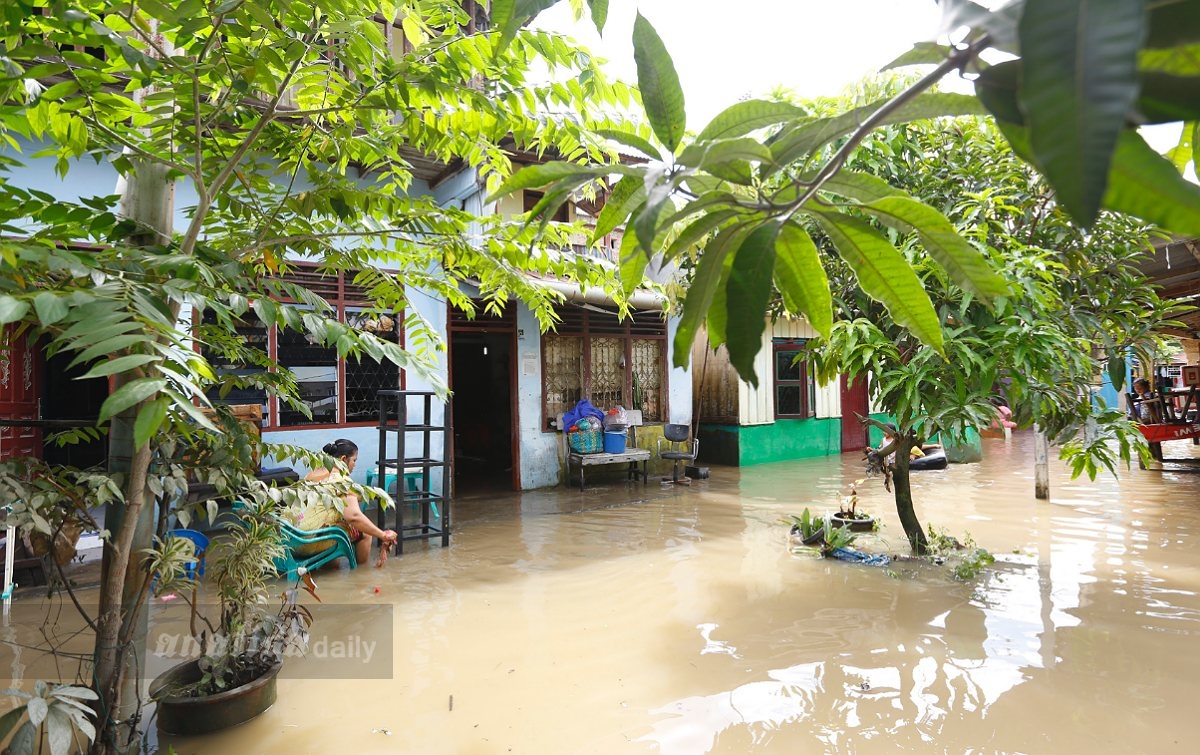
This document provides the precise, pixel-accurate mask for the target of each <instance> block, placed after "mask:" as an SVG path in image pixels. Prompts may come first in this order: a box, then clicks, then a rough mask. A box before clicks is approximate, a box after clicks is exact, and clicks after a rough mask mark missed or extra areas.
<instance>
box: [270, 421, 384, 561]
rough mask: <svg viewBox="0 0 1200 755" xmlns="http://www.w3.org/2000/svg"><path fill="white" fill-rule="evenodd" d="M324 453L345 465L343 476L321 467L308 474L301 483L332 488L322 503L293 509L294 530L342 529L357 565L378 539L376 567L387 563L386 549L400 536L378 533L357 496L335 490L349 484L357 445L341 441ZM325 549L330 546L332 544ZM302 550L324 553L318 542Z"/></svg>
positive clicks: (333, 444) (382, 531) (336, 470)
mask: <svg viewBox="0 0 1200 755" xmlns="http://www.w3.org/2000/svg"><path fill="white" fill-rule="evenodd" d="M323 450H324V451H325V453H327V454H329V455H330V456H332V457H333V458H335V459H337V460H338V461H340V462H342V464H344V465H345V466H346V473H342V471H341V470H340V469H326V468H324V467H321V468H318V469H314V470H313V471H311V472H309V473H308V475H307V476H306V477H305V478H304V481H305V482H307V483H310V484H312V485H318V486H329V487H330V488H332V489H331V490H330V495H328V496H322V500H320V501H319V502H317V503H314V504H312V505H310V506H308V507H306V508H304V509H301V510H293V511H292V512H291V516H290V517H289V518H290V519H292V523H293V524H294V525H295V526H296V527H297V528H299V529H302V530H304V531H306V532H312V531H314V530H319V529H321V528H322V527H341V528H342V529H344V530H346V534H348V535H349V536H350V542H352V543H354V555H355V558H357V559H358V562H359V563H360V564H365V563H366V562H367V559H368V558H370V556H371V545H372V543H373V542H374V539H375V538H379V543H380V545H379V560H378V561H377V562H376V564H375V565H376V566H383V564H384V562H385V561H387V552H388V548H390V547H392V545H394V544H395V542H396V540H397V539H398V538H399V535H397V534H396V532H395V531H394V530H381V529H379V527H377V526H375V523H374V522H372V521H371V518H370V517H368V516H367V515H366V514H364V513H363V512H362V509H361V508H360V507H359V505H358V496H356V495H355V494H353V493H340V492H338V490H337V484H338V483H343V484H344V483H347V482H349V481H350V478H349V476H348V473H350V472H353V471H354V465H355V463H356V462H357V461H358V446H357V445H355V444H354V442H353V441H349V440H346V439H344V438H342V439H339V440H335V441H334V442H332V443H330V444H328V445H326V446H325V448H324V449H323ZM337 498H340V499H341V502H342V504H343V505H342V507H341V510H340V511H339V510H338V507H337V505H336V499H337ZM326 547H332V545H330V546H326ZM305 548H306V549H307V550H308V553H305V552H304V550H303V549H302V550H301V553H302V554H303V555H311V554H312V553H320V552H321V551H322V550H324V547H322V544H320V543H314V544H312V545H311V546H305Z"/></svg>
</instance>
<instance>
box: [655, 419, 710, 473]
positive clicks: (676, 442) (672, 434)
mask: <svg viewBox="0 0 1200 755" xmlns="http://www.w3.org/2000/svg"><path fill="white" fill-rule="evenodd" d="M689 434H690V428H688V426H687V425H663V436H662V437H661V438H659V439H658V458H660V459H669V460H670V461H671V462H672V466H671V479H669V480H668V479H666V478H663V482H671V483H675V484H676V485H690V484H692V481H691V480H690V479H689V478H687V477H683V478H681V477H680V476H679V467H680V465H681V463H682V462H685V461H695V460H696V455H697V454H699V453H700V441H699V440H698V439H695V438H693V439H692V440H691V441H689V440H688V435H689Z"/></svg>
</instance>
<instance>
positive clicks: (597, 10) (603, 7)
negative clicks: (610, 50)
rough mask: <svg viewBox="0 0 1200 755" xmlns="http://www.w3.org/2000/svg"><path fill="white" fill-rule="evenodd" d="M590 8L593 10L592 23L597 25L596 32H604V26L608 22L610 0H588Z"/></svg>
mask: <svg viewBox="0 0 1200 755" xmlns="http://www.w3.org/2000/svg"><path fill="white" fill-rule="evenodd" d="M588 7H589V8H591V10H592V23H593V24H595V25H596V31H598V32H603V31H604V24H605V23H606V22H607V21H608V0H588Z"/></svg>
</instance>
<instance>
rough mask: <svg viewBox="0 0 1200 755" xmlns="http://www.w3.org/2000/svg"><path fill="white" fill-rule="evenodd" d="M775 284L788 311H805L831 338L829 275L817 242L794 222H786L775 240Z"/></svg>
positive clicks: (815, 327) (813, 324) (820, 331)
mask: <svg viewBox="0 0 1200 755" xmlns="http://www.w3.org/2000/svg"><path fill="white" fill-rule="evenodd" d="M775 285H776V287H777V288H778V289H779V293H780V294H781V295H782V296H783V304H784V306H785V307H787V310H788V311H789V312H791V313H793V314H798V315H800V314H802V315H804V316H805V317H807V318H808V322H809V323H810V324H811V325H812V326H813V328H814V329H816V331H817V332H818V333H820V334H821V335H823V336H825V338H829V334H830V332H831V331H832V330H833V296H832V294H831V293H830V291H829V279H828V278H827V277H826V275H825V268H824V267H823V266H822V265H821V255H820V252H819V251H818V250H817V245H816V244H814V243H813V240H812V238H811V237H810V236H809V235H808V233H807V232H806V231H805V230H804V229H803V228H801V227H800V226H798V225H796V224H795V223H785V224H784V226H783V227H782V228H781V229H779V238H778V239H776V241H775Z"/></svg>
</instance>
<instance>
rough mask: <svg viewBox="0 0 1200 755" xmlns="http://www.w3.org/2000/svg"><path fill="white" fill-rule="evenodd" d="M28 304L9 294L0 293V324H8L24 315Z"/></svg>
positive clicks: (27, 309)
mask: <svg viewBox="0 0 1200 755" xmlns="http://www.w3.org/2000/svg"><path fill="white" fill-rule="evenodd" d="M28 311H29V304H28V303H27V302H23V301H21V300H20V299H14V298H13V297H11V296H3V295H0V325H8V324H9V323H10V322H16V321H17V320H20V319H21V318H22V317H24V316H25V313H26V312H28Z"/></svg>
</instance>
